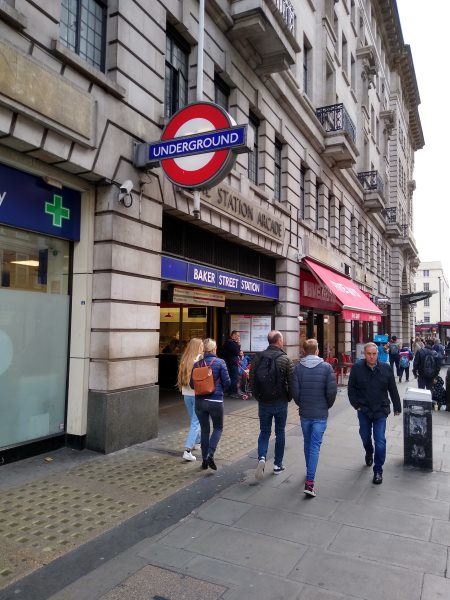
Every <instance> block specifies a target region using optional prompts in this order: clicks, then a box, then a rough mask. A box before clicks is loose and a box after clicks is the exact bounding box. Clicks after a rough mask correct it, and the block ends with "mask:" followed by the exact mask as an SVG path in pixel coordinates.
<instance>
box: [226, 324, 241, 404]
mask: <svg viewBox="0 0 450 600" xmlns="http://www.w3.org/2000/svg"><path fill="white" fill-rule="evenodd" d="M240 353H241V338H240V335H239V331H236V330H234V331H232V332H231V333H230V337H229V338H228V340H226V341H225V343H224V344H223V346H222V357H223V359H224V360H225V362H226V363H227V368H228V373H229V375H230V380H231V385H230V390H229V393H230V396H231V398H239V396H238V393H237V383H238V377H239V355H240Z"/></svg>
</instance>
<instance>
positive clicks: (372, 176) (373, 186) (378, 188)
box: [358, 171, 384, 194]
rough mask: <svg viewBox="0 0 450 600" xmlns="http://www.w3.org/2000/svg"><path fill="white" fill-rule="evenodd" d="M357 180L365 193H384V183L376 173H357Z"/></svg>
mask: <svg viewBox="0 0 450 600" xmlns="http://www.w3.org/2000/svg"><path fill="white" fill-rule="evenodd" d="M358 179H359V181H360V183H361V185H362V186H363V188H364V191H365V192H379V193H380V194H383V193H384V182H383V180H382V179H381V177H380V175H379V173H378V171H364V172H363V173H358Z"/></svg>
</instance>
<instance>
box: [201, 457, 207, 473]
mask: <svg viewBox="0 0 450 600" xmlns="http://www.w3.org/2000/svg"><path fill="white" fill-rule="evenodd" d="M207 468H208V461H207V460H206V459H205V458H204V459H203V460H202V469H203V470H204V471H205V470H206V469H207Z"/></svg>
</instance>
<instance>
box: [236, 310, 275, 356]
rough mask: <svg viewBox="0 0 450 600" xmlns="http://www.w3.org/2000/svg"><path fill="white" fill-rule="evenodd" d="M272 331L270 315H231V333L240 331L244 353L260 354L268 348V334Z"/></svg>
mask: <svg viewBox="0 0 450 600" xmlns="http://www.w3.org/2000/svg"><path fill="white" fill-rule="evenodd" d="M271 329H272V317H271V316H270V315H254V316H252V315H231V318H230V331H233V330H236V331H239V333H240V336H241V349H242V351H243V352H260V351H262V350H265V349H266V348H267V334H268V333H269V331H270V330H271Z"/></svg>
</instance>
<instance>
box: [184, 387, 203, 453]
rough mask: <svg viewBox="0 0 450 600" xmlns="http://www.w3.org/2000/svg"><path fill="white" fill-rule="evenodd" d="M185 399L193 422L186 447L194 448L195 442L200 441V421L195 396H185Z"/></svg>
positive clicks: (191, 422)
mask: <svg viewBox="0 0 450 600" xmlns="http://www.w3.org/2000/svg"><path fill="white" fill-rule="evenodd" d="M183 399H184V403H185V405H186V410H187V411H188V415H189V421H190V424H191V425H190V427H189V433H188V434H187V438H186V442H185V444H184V447H185V448H187V449H188V450H192V448H193V447H194V446H195V444H198V443H199V442H200V423H199V421H198V419H197V415H196V414H195V396H183Z"/></svg>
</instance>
